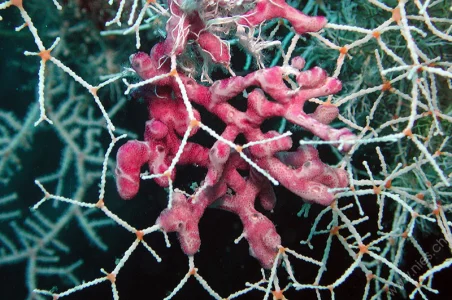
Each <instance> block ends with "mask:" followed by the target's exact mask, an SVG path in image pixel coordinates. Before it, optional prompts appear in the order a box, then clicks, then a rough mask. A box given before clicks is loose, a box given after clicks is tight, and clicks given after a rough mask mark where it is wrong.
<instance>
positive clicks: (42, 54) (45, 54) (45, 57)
mask: <svg viewBox="0 0 452 300" xmlns="http://www.w3.org/2000/svg"><path fill="white" fill-rule="evenodd" d="M38 55H39V57H40V58H41V59H42V60H43V61H48V60H49V59H51V58H52V56H51V55H50V50H43V51H41V52H39V54H38Z"/></svg>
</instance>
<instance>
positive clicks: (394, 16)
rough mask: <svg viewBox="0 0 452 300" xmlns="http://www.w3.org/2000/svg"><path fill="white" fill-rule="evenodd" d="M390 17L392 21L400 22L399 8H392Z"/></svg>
mask: <svg viewBox="0 0 452 300" xmlns="http://www.w3.org/2000/svg"><path fill="white" fill-rule="evenodd" d="M392 19H393V20H394V21H396V22H397V23H399V22H400V20H401V19H402V16H401V15H400V8H399V7H396V8H394V9H393V10H392Z"/></svg>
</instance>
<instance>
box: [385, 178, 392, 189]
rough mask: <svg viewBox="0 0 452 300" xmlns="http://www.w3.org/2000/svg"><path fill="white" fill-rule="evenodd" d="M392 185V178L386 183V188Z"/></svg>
mask: <svg viewBox="0 0 452 300" xmlns="http://www.w3.org/2000/svg"><path fill="white" fill-rule="evenodd" d="M391 185H392V180H388V181H387V182H386V183H385V188H387V189H389V188H390V187H391Z"/></svg>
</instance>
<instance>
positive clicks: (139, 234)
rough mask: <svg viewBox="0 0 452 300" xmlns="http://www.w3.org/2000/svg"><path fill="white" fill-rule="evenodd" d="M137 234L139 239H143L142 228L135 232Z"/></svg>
mask: <svg viewBox="0 0 452 300" xmlns="http://www.w3.org/2000/svg"><path fill="white" fill-rule="evenodd" d="M135 234H136V236H137V239H139V240H140V241H142V240H143V236H144V233H143V231H142V230H138V231H137V232H135Z"/></svg>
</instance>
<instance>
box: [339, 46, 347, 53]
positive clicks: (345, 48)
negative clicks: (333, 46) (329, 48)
mask: <svg viewBox="0 0 452 300" xmlns="http://www.w3.org/2000/svg"><path fill="white" fill-rule="evenodd" d="M339 52H340V53H341V54H342V55H345V54H347V52H348V49H347V47H346V46H344V47H341V48H340V49H339Z"/></svg>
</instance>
